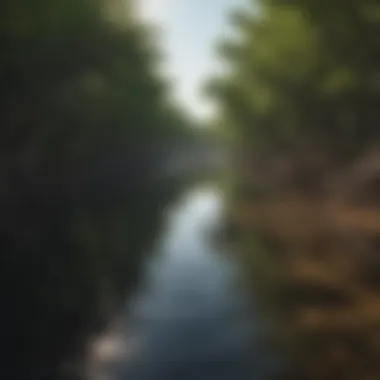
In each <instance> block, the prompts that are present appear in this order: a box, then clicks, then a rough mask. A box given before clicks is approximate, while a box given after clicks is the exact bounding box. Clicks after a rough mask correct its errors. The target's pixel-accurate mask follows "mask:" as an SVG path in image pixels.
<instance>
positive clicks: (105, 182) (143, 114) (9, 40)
mask: <svg viewBox="0 0 380 380" xmlns="http://www.w3.org/2000/svg"><path fill="white" fill-rule="evenodd" d="M109 5H110V3H109V2H107V1H102V0H34V1H30V0H5V1H2V2H1V4H0V41H1V42H0V56H1V59H0V126H1V129H0V145H1V148H0V155H1V161H0V176H1V180H0V182H1V185H0V209H1V214H0V246H1V252H2V253H1V257H2V264H1V267H0V268H1V269H0V272H1V273H0V278H1V290H0V301H1V309H2V312H1V316H0V337H1V342H2V347H3V350H2V354H1V357H0V363H1V364H0V372H1V374H0V376H2V377H4V378H12V379H13V378H14V379H58V378H65V376H68V377H69V378H71V377H70V376H72V374H69V375H68V374H66V375H65V374H64V371H63V369H62V368H63V365H64V363H66V362H67V361H68V360H74V361H78V362H80V360H81V358H83V356H84V353H85V349H86V344H87V342H88V339H89V338H90V337H91V336H92V334H94V333H96V332H97V331H99V329H101V328H102V327H103V326H104V324H105V323H106V322H107V321H108V319H109V317H110V315H112V313H114V312H115V311H116V310H117V308H118V307H120V305H121V304H122V303H123V301H124V298H125V296H126V295H127V294H128V292H130V290H131V289H132V287H133V286H134V285H135V284H136V281H137V279H138V273H139V268H140V266H141V262H142V260H143V256H144V253H145V252H146V251H147V248H148V247H149V242H150V241H151V239H152V237H153V236H154V234H155V232H156V230H157V227H158V224H159V215H160V210H161V209H162V208H163V205H165V204H166V203H167V201H168V199H169V195H170V194H168V193H167V191H166V189H164V188H163V187H162V186H161V188H157V187H156V185H155V184H154V183H152V181H151V178H152V173H153V172H154V170H155V168H156V165H157V162H158V161H159V157H158V156H157V154H158V153H157V152H158V150H157V149H156V148H155V147H157V146H159V145H160V144H161V143H164V142H165V141H167V139H168V138H169V137H171V136H181V133H182V132H181V131H183V130H184V124H186V123H185V122H184V120H185V119H184V118H181V116H179V115H175V112H174V109H175V107H173V106H171V105H170V103H169V101H168V96H167V95H168V92H169V91H170V89H169V87H168V85H167V84H166V83H165V81H164V80H162V79H161V78H160V77H159V75H158V74H157V73H156V69H155V68H156V65H157V63H158V62H159V59H160V56H159V54H158V53H159V52H157V51H156V49H155V43H154V40H153V38H152V34H151V33H150V32H149V29H148V28H146V27H145V26H143V25H140V24H139V23H138V22H137V21H136V20H134V19H133V16H131V17H130V18H129V19H126V21H125V23H123V22H121V23H120V22H119V23H116V22H112V20H110V18H109V12H108V10H109V9H108V7H109Z"/></svg>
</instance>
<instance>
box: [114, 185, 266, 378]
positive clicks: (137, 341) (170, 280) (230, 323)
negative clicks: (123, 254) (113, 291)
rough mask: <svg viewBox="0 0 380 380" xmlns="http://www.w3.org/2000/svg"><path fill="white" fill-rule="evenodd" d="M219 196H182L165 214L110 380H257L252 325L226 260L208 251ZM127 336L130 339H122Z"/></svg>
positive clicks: (209, 189)
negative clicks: (125, 348)
mask: <svg viewBox="0 0 380 380" xmlns="http://www.w3.org/2000/svg"><path fill="white" fill-rule="evenodd" d="M222 211H223V194H222V193H221V192H220V191H219V190H218V188H217V187H216V186H212V185H199V186H197V187H192V188H190V189H188V190H187V192H186V193H185V194H183V196H182V197H181V198H180V199H179V200H178V201H177V202H175V203H173V204H172V205H171V206H170V207H168V209H167V210H166V211H165V212H166V217H165V226H164V229H163V233H162V235H161V237H160V238H159V239H158V241H157V247H156V249H155V255H153V257H152V259H151V260H150V261H149V262H148V263H147V266H146V273H145V281H144V283H143V286H142V287H141V289H140V290H139V292H138V294H136V296H135V297H134V298H133V300H132V301H131V304H130V305H129V308H128V309H129V310H128V316H127V317H126V323H125V336H124V340H125V341H126V344H127V345H130V346H132V349H131V353H130V354H129V355H128V359H127V360H122V361H120V362H119V363H118V365H115V366H113V367H112V368H113V369H112V376H111V377H112V378H114V379H116V380H124V379H125V380H153V379H154V380H179V379H181V380H187V379H189V380H190V379H191V380H195V379H204V380H212V379H218V380H228V379H231V380H232V379H233V380H240V379H241V380H243V379H252V378H255V379H258V378H259V377H260V376H259V374H260V373H261V372H262V370H263V358H262V357H261V356H260V355H259V354H258V352H259V350H257V348H255V347H254V345H253V344H252V342H254V341H255V334H257V332H258V326H259V324H258V321H255V318H254V317H253V314H252V312H251V308H249V307H248V302H247V299H246V298H245V294H244V292H243V290H242V288H241V287H239V286H238V285H237V284H238V281H237V280H238V278H239V273H238V270H237V266H236V265H235V264H234V261H233V260H232V255H231V254H229V255H227V254H226V253H225V252H223V251H222V250H223V249H222V248H221V246H220V245H219V246H218V244H215V239H214V238H213V236H215V232H216V231H217V230H218V228H219V227H220V226H221V223H222ZM130 331H132V333H131V332H130Z"/></svg>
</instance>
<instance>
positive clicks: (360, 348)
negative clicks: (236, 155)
mask: <svg viewBox="0 0 380 380" xmlns="http://www.w3.org/2000/svg"><path fill="white" fill-rule="evenodd" d="M231 218H232V219H233V220H234V221H235V223H236V225H237V226H238V228H239V229H240V230H241V231H244V234H245V237H249V236H253V235H255V236H259V235H260V233H262V232H263V231H264V232H265V234H266V235H267V236H271V237H273V238H274V239H276V241H277V242H280V244H277V250H278V251H280V252H277V253H273V252H269V250H268V252H265V254H267V255H272V256H273V255H274V256H273V257H275V259H274V260H272V265H278V266H279V267H281V272H282V277H283V283H282V285H281V287H280V288H279V292H278V293H277V297H278V298H277V302H278V303H279V304H281V305H282V308H283V314H279V315H278V317H279V318H278V320H279V321H281V322H280V323H281V324H282V326H283V328H284V329H285V330H286V331H287V333H288V334H287V339H288V348H289V352H291V356H292V359H293V363H294V370H295V372H296V373H298V375H297V378H302V379H316V380H321V379H330V378H331V379H334V380H335V379H337V378H339V379H342V380H345V379H354V380H359V379H360V380H361V379H372V378H377V379H378V378H380V344H379V343H380V340H378V339H379V338H380V260H376V256H379V257H380V252H377V248H380V246H379V247H377V246H376V243H373V240H374V239H376V238H377V237H378V236H379V237H380V209H379V208H364V207H359V206H354V205H353V204H350V203H349V202H347V201H346V202H344V201H339V200H336V198H335V199H315V198H314V199H312V198H305V197H304V198H302V197H300V196H299V195H294V196H282V197H281V198H277V199H274V198H273V199H271V200H266V201H245V202H241V203H240V204H238V205H237V206H236V208H235V210H234V213H233V215H232V216H231ZM257 231H260V232H259V233H258V232H257ZM359 243H360V244H359ZM246 253H247V254H248V255H255V254H256V253H255V252H253V251H252V250H251V251H250V252H246ZM253 265H254V264H253ZM252 270H253V269H252ZM255 270H256V271H257V268H255ZM271 296H273V294H272V295H271ZM275 302H276V300H275V301H274V303H275ZM277 310H278V309H277ZM358 342H360V344H359V343H358ZM366 363H367V364H366ZM376 363H379V365H377V364H376Z"/></svg>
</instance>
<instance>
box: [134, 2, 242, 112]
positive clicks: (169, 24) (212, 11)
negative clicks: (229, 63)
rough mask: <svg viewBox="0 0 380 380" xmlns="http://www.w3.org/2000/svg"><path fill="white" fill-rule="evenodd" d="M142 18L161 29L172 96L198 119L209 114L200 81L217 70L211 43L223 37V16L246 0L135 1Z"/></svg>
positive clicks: (224, 18)
mask: <svg viewBox="0 0 380 380" xmlns="http://www.w3.org/2000/svg"><path fill="white" fill-rule="evenodd" d="M137 1H138V10H139V12H140V14H141V15H142V16H143V18H145V19H147V20H149V21H152V22H153V23H154V24H156V25H159V26H160V27H161V28H162V30H163V36H162V47H163V49H164V51H165V53H166V55H167V57H168V62H167V67H166V70H167V73H168V75H169V77H171V78H173V79H174V83H175V88H174V91H175V94H174V95H175V96H176V98H177V99H178V100H179V101H180V103H181V104H184V105H185V106H186V107H187V109H189V110H190V111H191V112H192V114H194V115H195V116H198V117H201V118H202V117H207V116H210V115H211V113H212V105H211V104H210V103H207V101H206V100H205V99H203V98H202V96H201V94H200V90H201V87H202V83H203V79H205V78H208V77H210V76H211V75H212V74H213V73H215V71H216V70H217V69H218V63H217V59H216V57H215V55H214V43H215V42H216V41H217V40H218V39H220V38H221V37H222V36H223V35H225V34H226V32H227V29H228V22H227V19H226V13H227V12H228V11H229V10H230V9H231V8H234V7H236V6H240V5H241V4H244V3H245V1H246V0H137Z"/></svg>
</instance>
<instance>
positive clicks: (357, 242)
mask: <svg viewBox="0 0 380 380" xmlns="http://www.w3.org/2000/svg"><path fill="white" fill-rule="evenodd" d="M232 22H233V24H234V26H235V30H236V32H237V37H236V38H234V39H231V40H230V41H225V42H224V44H223V45H222V46H221V49H220V50H221V53H222V54H223V56H224V58H225V62H226V64H227V67H228V70H227V73H226V75H225V76H224V77H221V78H217V79H216V80H214V81H213V83H211V84H210V86H209V90H210V92H211V93H212V94H213V95H214V96H216V97H217V98H218V100H219V104H220V110H221V113H222V115H223V116H224V120H225V122H224V124H225V127H226V128H227V129H228V130H229V131H231V133H230V136H233V137H234V140H233V141H234V142H235V143H236V145H235V147H236V151H237V153H238V154H237V155H236V157H237V160H236V165H237V166H236V167H237V168H239V169H240V171H239V172H236V173H238V174H237V176H236V182H237V184H238V186H237V189H236V202H235V205H234V206H233V207H232V216H231V218H232V219H233V220H234V222H236V223H237V225H238V227H239V228H238V229H237V233H238V237H239V239H240V240H239V245H240V246H241V247H240V248H241V251H242V252H243V255H242V257H243V259H244V260H245V263H246V265H245V268H251V269H250V272H249V278H250V279H252V280H253V281H254V289H255V291H256V296H257V295H260V296H262V297H261V298H262V300H263V302H265V305H266V309H267V311H268V312H269V313H268V314H267V315H268V317H270V316H271V317H273V316H274V317H275V318H274V325H273V326H276V329H275V327H273V330H272V331H275V334H274V335H275V337H276V338H277V339H278V340H281V341H282V343H284V345H283V346H282V347H284V348H285V352H286V353H287V354H288V358H289V359H290V363H291V365H290V369H289V373H288V374H287V375H288V378H289V379H337V378H339V379H367V378H368V379H369V378H377V377H378V376H379V373H380V371H379V367H378V365H377V364H376V362H377V361H378V360H379V357H380V350H379V349H378V346H377V343H376V339H378V336H379V332H380V313H379V301H378V296H379V283H380V276H379V273H380V267H379V260H378V235H379V232H380V229H379V215H380V213H379V211H378V209H377V208H375V207H377V206H378V175H379V164H378V163H379V152H378V140H379V128H378V126H377V123H378V121H379V120H380V109H379V107H378V103H379V100H380V85H379V67H380V66H379V65H380V42H379V39H378V38H376V36H377V35H378V33H379V31H380V4H379V2H378V1H374V0H364V1H356V0H349V1H346V0H345V1H333V2H331V1H324V0H318V1H316V0H260V1H252V2H250V3H249V5H248V10H244V11H242V12H235V13H234V14H233V17H232ZM358 201H359V202H358ZM365 202H366V203H367V206H370V208H371V210H370V209H368V208H363V203H365ZM359 203H361V205H360V204H359ZM282 375H284V374H282Z"/></svg>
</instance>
